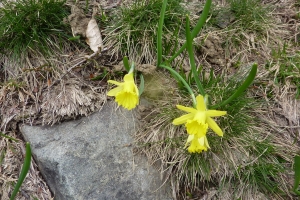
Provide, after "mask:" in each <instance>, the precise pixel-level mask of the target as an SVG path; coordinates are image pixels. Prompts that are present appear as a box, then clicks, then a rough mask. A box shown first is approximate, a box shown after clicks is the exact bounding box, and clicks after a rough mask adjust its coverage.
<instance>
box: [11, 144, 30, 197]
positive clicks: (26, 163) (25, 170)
mask: <svg viewBox="0 0 300 200" xmlns="http://www.w3.org/2000/svg"><path fill="white" fill-rule="evenodd" d="M30 162H31V148H30V144H29V143H28V142H27V143H26V153H25V160H24V164H23V167H22V170H21V173H20V177H19V179H18V182H17V184H16V186H15V189H14V191H13V192H12V195H11V197H10V200H14V199H15V197H16V195H17V194H18V191H19V189H20V187H21V185H22V183H23V181H24V179H25V177H26V175H27V173H28V170H29V167H30Z"/></svg>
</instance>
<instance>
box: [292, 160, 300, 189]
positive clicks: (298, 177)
mask: <svg viewBox="0 0 300 200" xmlns="http://www.w3.org/2000/svg"><path fill="white" fill-rule="evenodd" d="M294 171H295V182H294V188H293V191H294V192H295V193H296V194H297V195H300V191H299V190H298V187H299V184H300V156H298V155H296V156H295V164H294Z"/></svg>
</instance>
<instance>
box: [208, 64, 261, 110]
mask: <svg viewBox="0 0 300 200" xmlns="http://www.w3.org/2000/svg"><path fill="white" fill-rule="evenodd" d="M256 73H257V64H256V63H255V64H253V65H252V68H251V70H250V72H249V74H248V76H247V78H246V79H245V81H244V82H243V84H242V85H241V86H240V87H239V88H237V89H236V91H235V92H234V93H233V94H232V95H231V96H230V97H229V98H228V99H226V100H225V101H223V102H222V103H220V104H218V105H215V106H212V107H211V108H212V109H214V108H218V107H221V106H224V105H226V104H228V103H230V102H231V101H232V100H234V99H236V98H237V97H239V96H240V95H241V94H242V93H243V92H244V91H245V90H246V89H247V88H248V87H249V86H250V85H251V84H252V82H253V80H254V78H255V76H256Z"/></svg>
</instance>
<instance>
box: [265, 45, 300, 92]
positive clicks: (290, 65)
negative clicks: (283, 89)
mask: <svg viewBox="0 0 300 200" xmlns="http://www.w3.org/2000/svg"><path fill="white" fill-rule="evenodd" d="M287 48H288V47H287V45H286V44H284V45H283V47H282V48H279V49H278V50H277V51H276V50H273V52H272V56H273V59H274V62H270V63H267V65H266V68H267V69H269V70H271V71H272V72H273V74H274V83H275V84H283V85H286V84H289V85H290V84H291V85H293V86H294V87H296V95H295V97H296V98H300V52H295V53H289V52H287Z"/></svg>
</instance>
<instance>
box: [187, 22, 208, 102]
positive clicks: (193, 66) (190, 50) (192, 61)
mask: <svg viewBox="0 0 300 200" xmlns="http://www.w3.org/2000/svg"><path fill="white" fill-rule="evenodd" d="M185 35H186V44H187V51H188V54H189V58H190V65H191V69H192V73H193V76H194V79H195V81H196V84H197V87H198V90H199V92H200V94H201V95H202V96H204V95H205V91H204V89H203V87H202V85H201V82H200V79H199V74H198V72H197V69H196V64H195V58H194V51H193V39H192V35H191V32H190V19H189V17H188V16H186V25H185Z"/></svg>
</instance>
